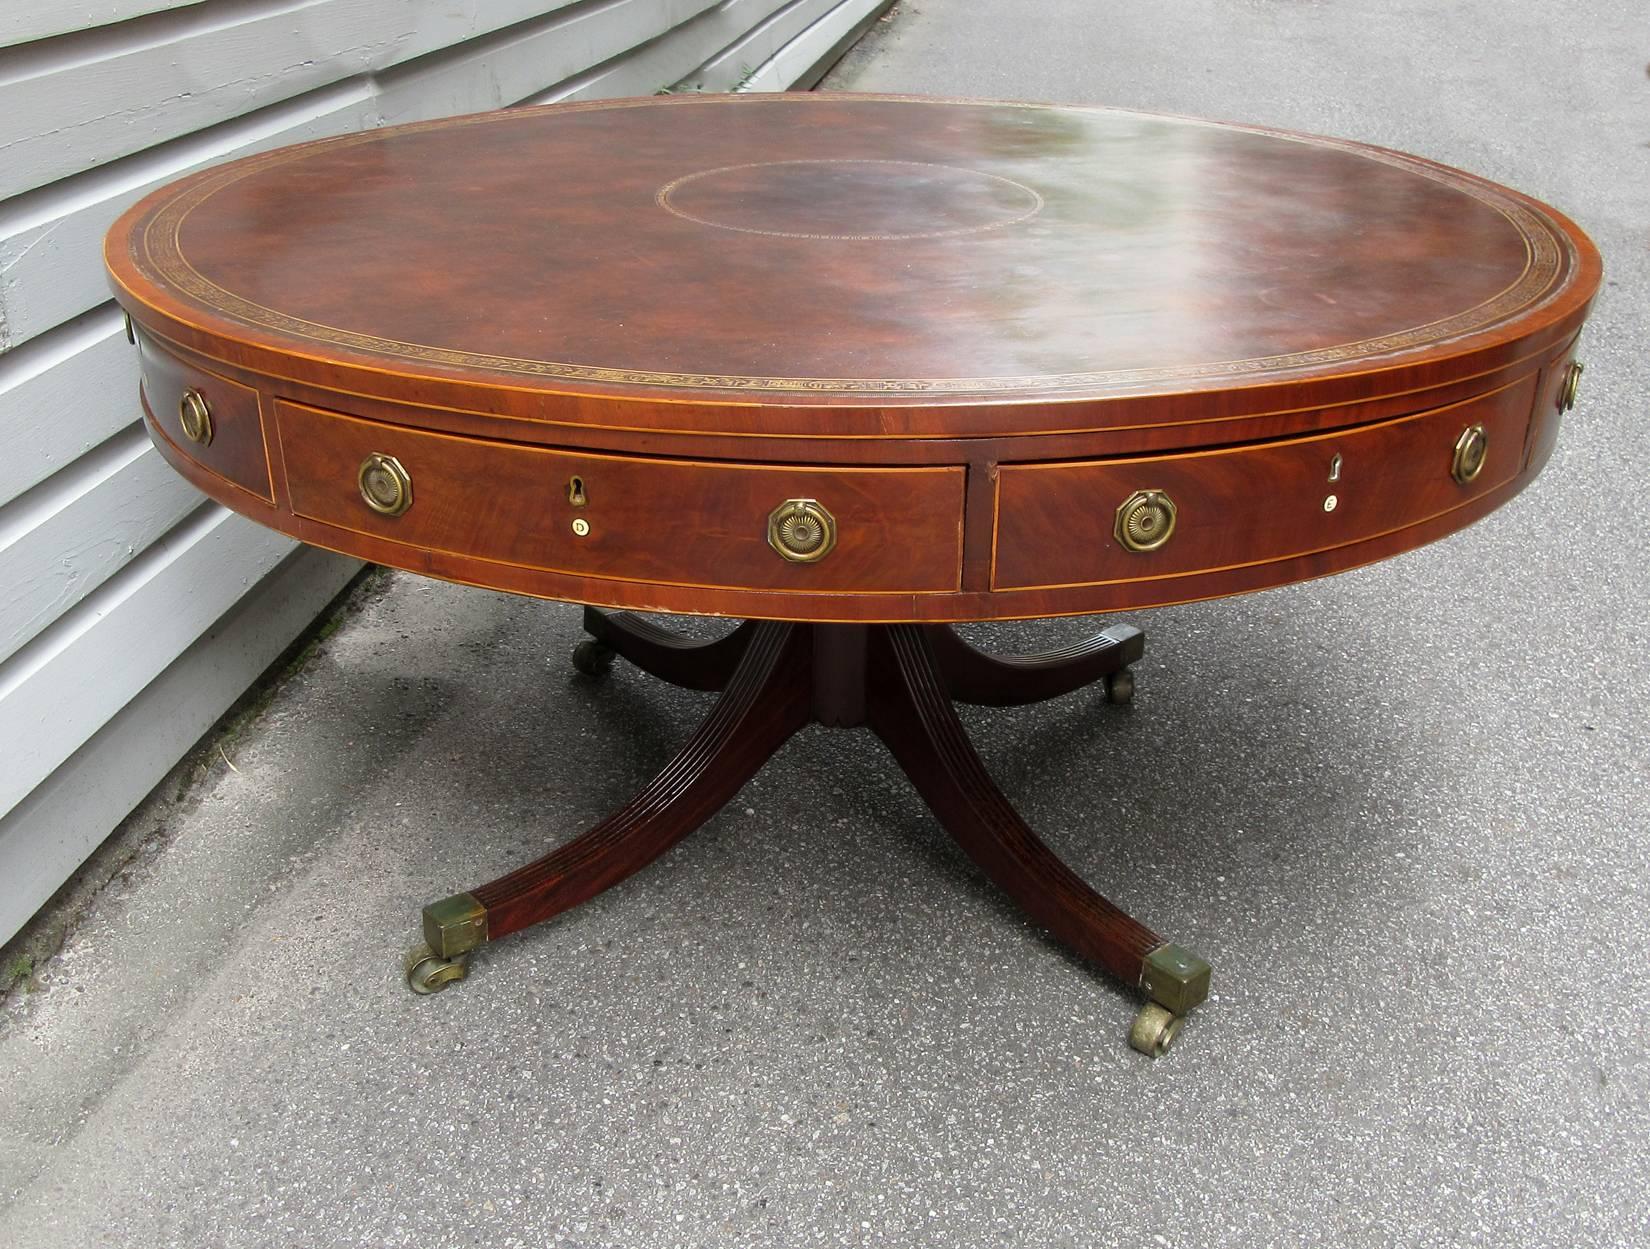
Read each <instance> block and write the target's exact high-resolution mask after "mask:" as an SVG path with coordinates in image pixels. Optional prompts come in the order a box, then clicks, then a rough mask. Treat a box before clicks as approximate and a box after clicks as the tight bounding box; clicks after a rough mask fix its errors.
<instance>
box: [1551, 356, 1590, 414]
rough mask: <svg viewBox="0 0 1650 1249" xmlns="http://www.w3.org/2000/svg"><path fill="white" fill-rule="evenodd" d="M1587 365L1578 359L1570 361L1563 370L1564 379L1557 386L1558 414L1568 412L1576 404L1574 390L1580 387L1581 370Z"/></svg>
mask: <svg viewBox="0 0 1650 1249" xmlns="http://www.w3.org/2000/svg"><path fill="white" fill-rule="evenodd" d="M1586 367H1587V366H1586V365H1584V364H1582V363H1581V361H1580V360H1572V361H1570V367H1569V368H1567V369H1565V370H1564V380H1563V381H1562V382H1560V383H1559V386H1558V410H1559V413H1560V414H1563V413H1565V412H1568V411H1569V410H1570V409H1571V408H1573V407H1575V406H1576V391H1577V390H1579V389H1581V371H1582V369H1584V368H1586Z"/></svg>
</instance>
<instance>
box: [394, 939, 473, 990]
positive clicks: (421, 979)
mask: <svg viewBox="0 0 1650 1249" xmlns="http://www.w3.org/2000/svg"><path fill="white" fill-rule="evenodd" d="M466 964H467V960H466V959H465V957H464V956H463V955H460V956H459V957H458V958H455V959H445V958H438V957H437V956H436V953H435V951H434V950H432V949H430V947H429V946H427V945H424V944H422V943H420V944H419V945H415V946H413V948H412V949H410V950H408V951H407V959H406V966H407V987H408V988H409V989H411V990H412V991H413V992H414V993H418V994H429V993H440V992H441V990H443V989H445V988H446V987H447V986H448V985H450V984H452V983H453V981H455V980H462V979H464V976H465V974H466V973H467V972H468V971H469V967H468V966H467V965H466Z"/></svg>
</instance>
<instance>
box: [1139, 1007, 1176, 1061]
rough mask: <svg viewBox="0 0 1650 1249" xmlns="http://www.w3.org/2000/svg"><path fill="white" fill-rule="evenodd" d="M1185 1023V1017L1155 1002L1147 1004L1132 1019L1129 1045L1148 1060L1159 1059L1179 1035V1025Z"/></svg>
mask: <svg viewBox="0 0 1650 1249" xmlns="http://www.w3.org/2000/svg"><path fill="white" fill-rule="evenodd" d="M1185 1022H1186V1016H1184V1015H1177V1014H1175V1013H1174V1012H1173V1011H1171V1010H1169V1009H1168V1008H1167V1007H1166V1006H1159V1005H1158V1004H1157V1003H1156V1002H1147V1003H1146V1004H1145V1005H1144V1006H1142V1007H1141V1008H1140V1013H1139V1014H1138V1015H1136V1016H1135V1017H1134V1027H1132V1028H1130V1029H1129V1044H1130V1045H1131V1046H1133V1047H1134V1048H1135V1049H1137V1050H1139V1051H1140V1052H1141V1053H1142V1054H1145V1055H1146V1056H1147V1057H1149V1058H1161V1057H1163V1055H1165V1054H1167V1053H1168V1052H1169V1046H1171V1045H1173V1044H1174V1039H1175V1037H1177V1036H1179V1035H1180V1025H1181V1024H1183V1023H1185Z"/></svg>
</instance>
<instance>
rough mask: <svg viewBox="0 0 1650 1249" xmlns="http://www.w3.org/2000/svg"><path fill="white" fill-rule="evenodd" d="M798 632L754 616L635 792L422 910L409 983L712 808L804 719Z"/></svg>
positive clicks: (805, 687) (418, 982) (802, 645)
mask: <svg viewBox="0 0 1650 1249" xmlns="http://www.w3.org/2000/svg"><path fill="white" fill-rule="evenodd" d="M808 651H809V646H808V637H807V634H806V632H805V631H803V630H800V629H798V628H796V627H795V626H793V625H788V624H777V623H772V622H763V623H759V624H755V625H753V626H751V633H750V645H749V647H747V648H746V650H745V653H744V655H743V657H742V658H741V659H740V661H739V666H738V668H737V669H736V670H735V671H734V673H733V676H732V678H731V679H730V680H729V681H728V685H727V689H726V690H725V691H724V692H723V693H722V696H721V698H719V699H718V700H717V703H716V706H715V708H714V709H713V710H712V711H711V713H710V716H709V718H707V719H706V720H705V722H704V723H703V724H701V725H700V726H699V729H698V731H697V732H695V733H694V735H693V736H692V737H691V738H689V739H688V742H687V744H686V745H684V746H683V747H682V748H681V750H679V751H677V752H676V755H675V756H674V757H673V758H672V759H671V760H670V762H669V763H667V764H665V766H664V768H663V769H662V770H661V771H660V772H659V774H658V775H657V776H655V777H654V778H653V780H652V781H651V782H649V784H648V785H647V787H646V788H644V789H643V790H642V791H641V792H640V793H639V794H637V795H636V796H635V797H634V798H632V799H631V800H630V801H629V802H627V803H626V804H625V805H624V806H622V807H620V808H619V809H618V810H617V811H615V812H614V813H613V814H612V815H610V816H608V817H607V818H606V819H605V820H603V821H602V822H601V823H600V824H597V825H596V826H595V827H594V828H592V829H591V830H590V831H589V832H587V833H585V834H584V835H583V836H581V837H578V838H576V839H574V840H573V841H571V842H569V843H568V844H567V845H564V846H561V847H559V848H558V849H556V850H553V851H552V852H551V853H549V854H547V855H545V856H544V857H543V858H541V859H538V860H535V861H534V862H532V863H529V864H527V865H526V866H525V867H521V868H518V869H517V870H516V871H513V872H511V873H510V874H509V875H508V876H503V877H500V878H499V879H498V880H495V881H492V882H491V883H489V884H486V885H482V886H481V887H480V888H478V889H472V890H471V891H470V892H468V893H460V894H455V895H454V896H452V897H450V898H444V899H442V900H441V901H439V902H433V903H431V904H430V905H429V906H427V907H425V908H424V938H425V941H426V943H427V946H424V947H417V948H415V949H414V950H413V951H412V953H411V954H409V955H408V964H407V979H408V983H409V984H410V985H411V987H412V988H413V989H414V990H415V991H417V992H420V993H433V992H435V991H436V990H438V989H441V988H444V987H445V986H446V985H447V984H449V983H451V982H452V981H454V980H457V979H461V978H462V977H463V975H464V971H465V965H464V959H465V956H466V955H467V954H468V953H469V951H471V950H473V949H474V948H475V947H476V946H478V945H480V944H481V943H482V942H484V941H491V940H494V939H496V938H498V937H502V936H505V935H507V934H509V933H512V932H516V931H518V930H519V929H522V928H526V927H528V926H529V925H531V924H536V923H538V922H539V921H540V920H543V919H548V918H549V917H550V916H552V915H556V914H558V913H560V912H562V911H565V910H567V909H569V908H570V907H574V906H577V905H578V904H579V903H581V902H584V901H587V900H588V899H590V898H593V897H595V896H596V895H597V894H598V893H601V892H602V891H603V890H604V889H607V888H610V887H611V886H613V885H616V884H618V883H619V882H620V881H622V880H624V879H625V878H627V877H628V876H630V875H632V874H633V873H635V872H637V871H639V870H640V869H641V868H643V867H646V866H647V865H648V864H649V863H651V862H653V860H654V859H656V858H658V857H659V856H660V855H661V854H663V853H664V852H665V851H666V850H668V849H670V847H671V846H673V845H675V844H676V843H677V842H678V841H680V840H681V839H682V838H683V837H685V836H687V835H688V834H689V833H691V832H692V831H693V830H694V829H696V828H698V827H699V826H700V825H701V824H703V823H704V822H705V821H706V820H707V819H709V818H710V817H711V816H712V815H714V814H715V813H716V812H717V811H718V810H720V809H721V807H722V806H723V804H725V803H726V802H727V801H728V800H729V799H730V798H732V797H733V796H734V795H735V794H736V793H738V792H739V790H740V789H741V788H742V787H743V786H744V784H745V782H746V781H748V780H749V779H750V778H751V777H752V776H754V775H755V774H756V773H757V771H758V770H759V769H760V768H761V767H762V765H763V764H764V763H766V762H767V760H768V758H769V756H771V755H772V754H773V753H774V751H776V750H778V749H779V747H780V746H781V745H783V744H784V742H785V740H786V739H787V738H789V737H790V736H791V734H792V733H794V732H796V730H797V729H799V728H801V727H802V726H803V725H804V724H806V723H807V722H808V719H809V714H810V713H809V709H810V706H811V699H812V693H813V687H812V683H811V679H810V671H809V655H808Z"/></svg>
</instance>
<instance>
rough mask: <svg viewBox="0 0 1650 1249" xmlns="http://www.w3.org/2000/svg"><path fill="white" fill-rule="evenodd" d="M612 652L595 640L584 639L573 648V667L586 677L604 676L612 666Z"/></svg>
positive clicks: (611, 649)
mask: <svg viewBox="0 0 1650 1249" xmlns="http://www.w3.org/2000/svg"><path fill="white" fill-rule="evenodd" d="M613 655H614V651H613V648H612V647H611V646H604V645H603V644H602V643H600V642H598V641H596V639H595V638H586V639H585V640H584V641H582V642H580V643H579V644H578V645H577V646H575V647H574V648H573V666H574V667H575V668H577V669H578V670H579V671H580V672H582V673H584V675H585V676H587V677H599V676H604V675H606V673H607V670H608V669H609V668H611V667H612V666H613Z"/></svg>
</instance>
